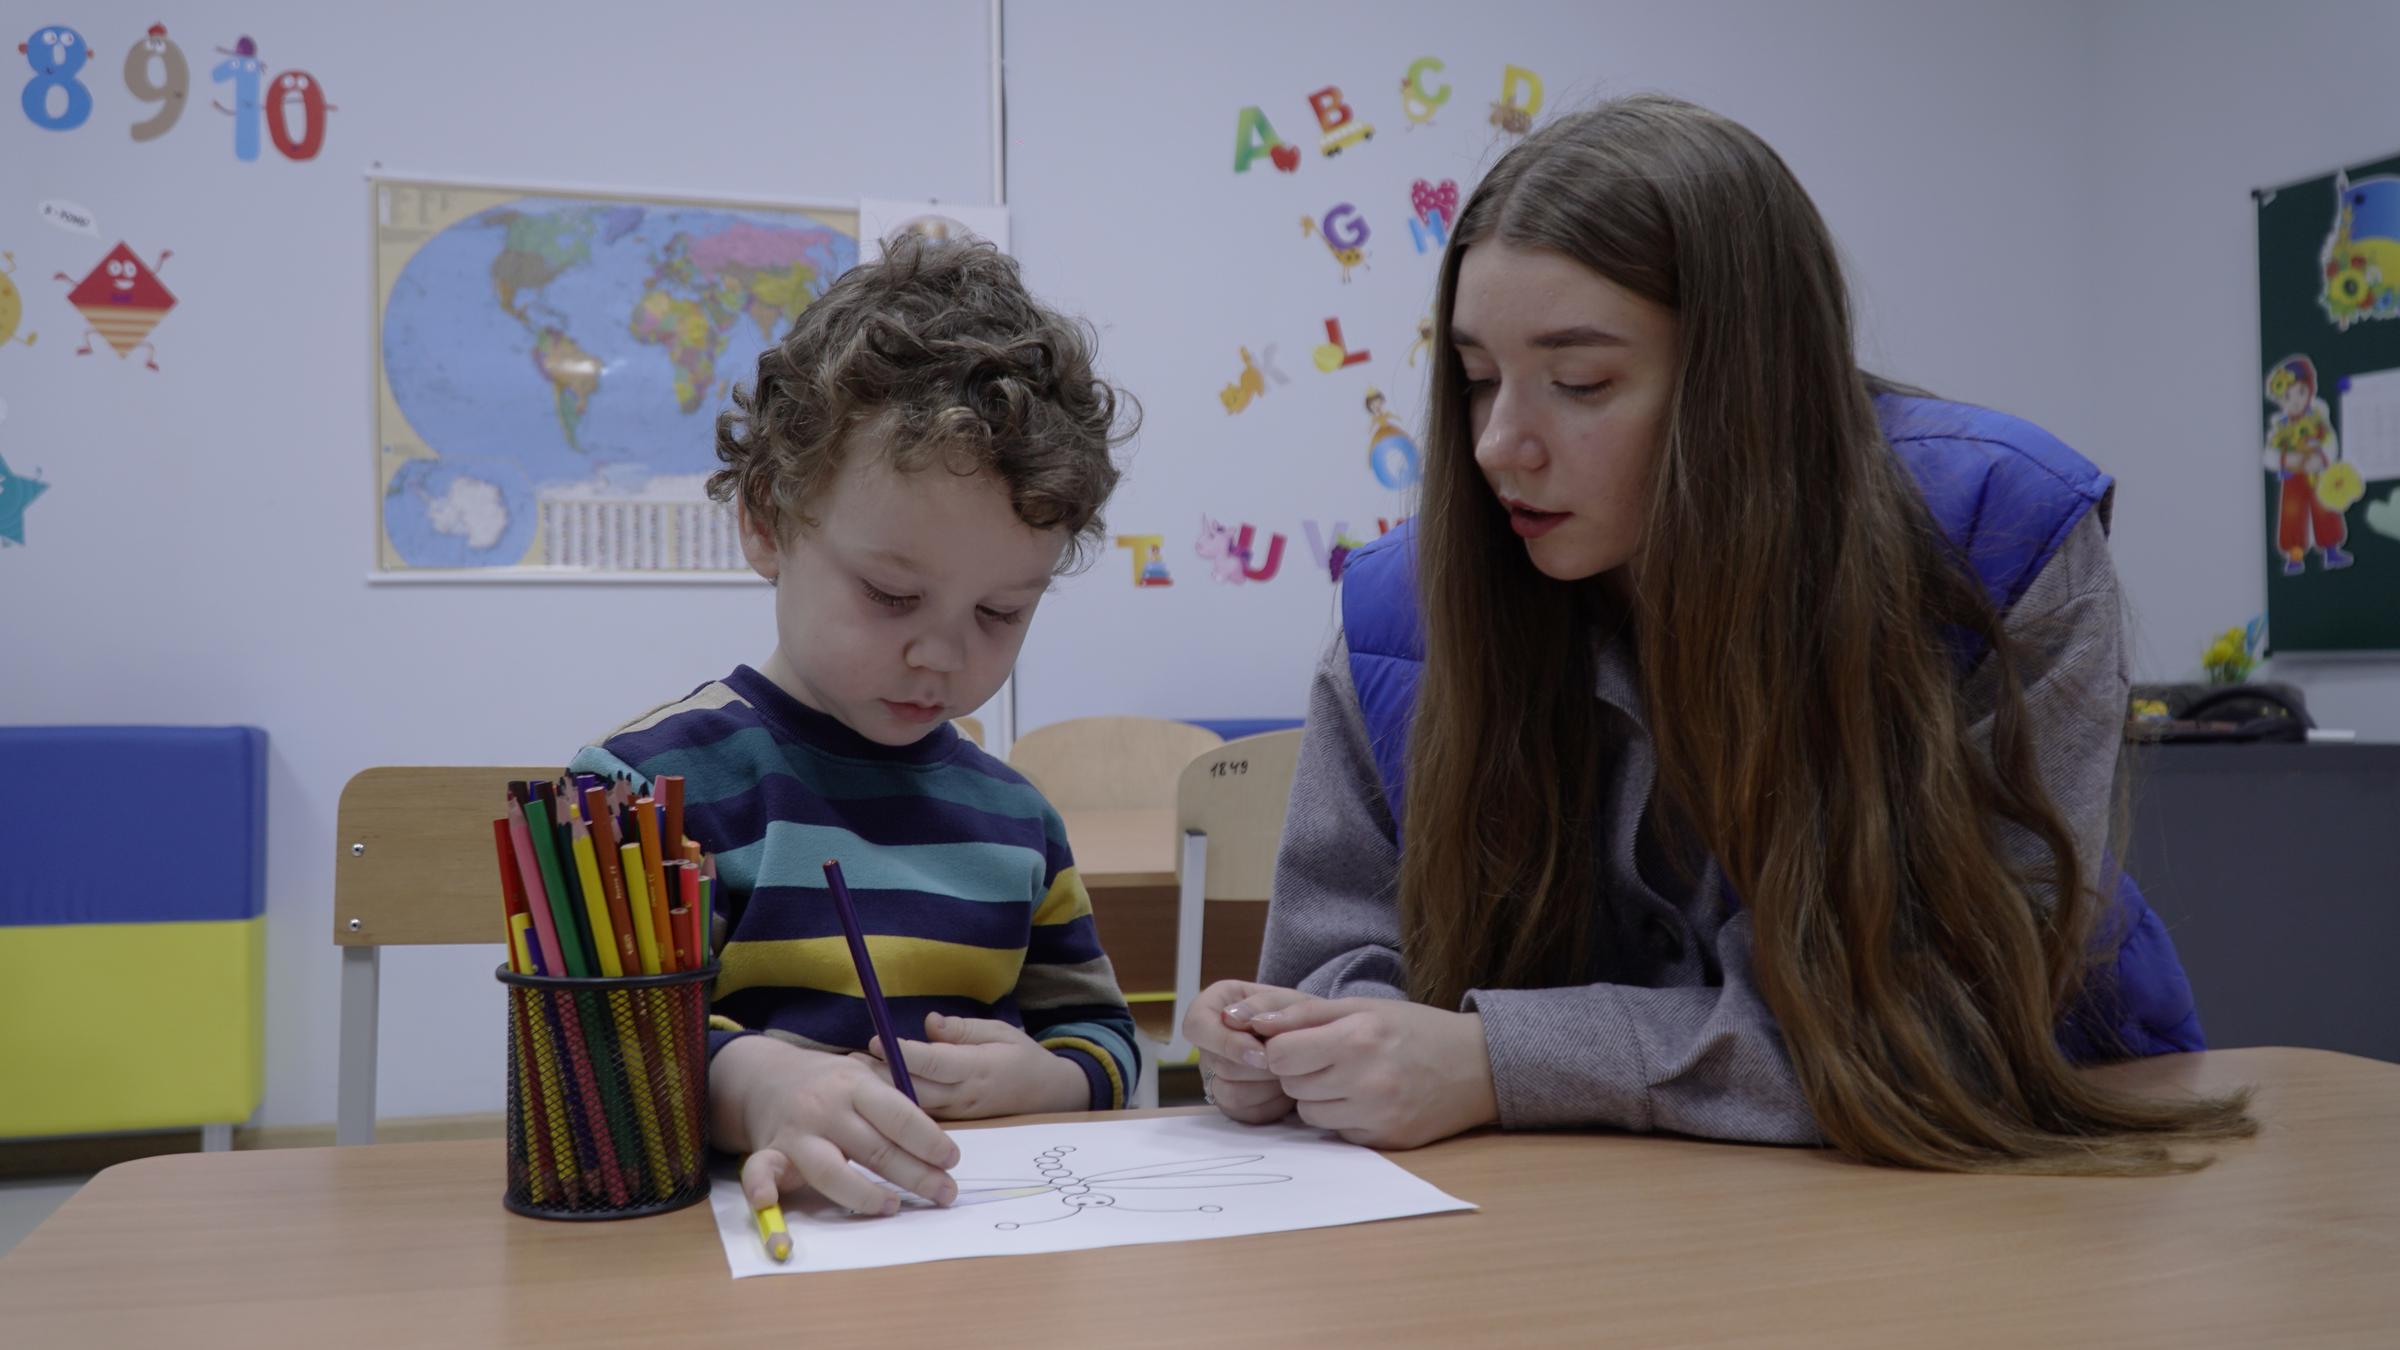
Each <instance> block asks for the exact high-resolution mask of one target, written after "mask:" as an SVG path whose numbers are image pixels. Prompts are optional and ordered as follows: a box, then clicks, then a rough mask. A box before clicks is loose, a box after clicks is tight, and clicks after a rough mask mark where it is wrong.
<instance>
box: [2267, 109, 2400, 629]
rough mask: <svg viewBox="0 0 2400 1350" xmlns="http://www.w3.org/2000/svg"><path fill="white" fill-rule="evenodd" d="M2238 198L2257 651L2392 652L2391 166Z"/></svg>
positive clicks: (2394, 337)
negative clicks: (2249, 254) (2246, 258)
mask: <svg viewBox="0 0 2400 1350" xmlns="http://www.w3.org/2000/svg"><path fill="white" fill-rule="evenodd" d="M2253 195H2254V198H2255V200H2256V202H2257V207H2258V338H2259V379H2258V386H2257V388H2258V395H2259V402H2258V403H2257V405H2256V407H2257V410H2258V420H2257V421H2256V422H2255V423H2254V424H2253V425H2254V427H2255V428H2256V430H2257V436H2256V439H2255V440H2254V441H2253V444H2255V445H2257V446H2258V447H2259V453H2258V457H2257V458H2258V463H2259V465H2260V468H2261V469H2262V470H2263V472H2262V473H2261V474H2260V479H2261V481H2262V483H2263V484H2264V494H2265V504H2264V517H2265V522H2266V544H2267V548H2266V554H2267V556H2266V560H2265V561H2266V567H2267V620H2268V640H2269V643H2270V645H2271V647H2272V649H2273V650H2274V651H2276V652H2356V651H2400V156H2394V157H2392V158H2389V159H2382V160H2376V161H2373V162H2370V163H2365V164H2357V165H2352V166H2351V167H2349V168H2346V169H2343V170H2341V171H2339V172H2337V173H2330V174H2326V175H2324V176H2322V177H2318V178H2310V179H2306V180H2304V181H2301V182H2297V183H2289V184H2286V185H2284V186H2282V187H2278V188H2272V189H2266V190H2262V191H2260V192H2257V193H2255V194H2253Z"/></svg>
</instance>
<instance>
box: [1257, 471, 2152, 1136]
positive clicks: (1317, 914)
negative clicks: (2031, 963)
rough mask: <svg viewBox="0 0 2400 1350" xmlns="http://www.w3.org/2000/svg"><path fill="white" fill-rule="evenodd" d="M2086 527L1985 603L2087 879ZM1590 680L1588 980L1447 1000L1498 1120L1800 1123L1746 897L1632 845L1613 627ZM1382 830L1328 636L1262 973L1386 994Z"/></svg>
mask: <svg viewBox="0 0 2400 1350" xmlns="http://www.w3.org/2000/svg"><path fill="white" fill-rule="evenodd" d="M2106 529H2107V521H2106V508H2105V507H2103V508H2102V509H2101V510H2099V511H2094V512H2092V513H2091V514H2090V515H2088V516H2086V517H2085V519H2084V520H2083V522H2082V523H2081V524H2079V525H2078V526H2077V527H2076V528H2075V530H2074V531H2073V532H2072V533H2071V534H2070V535H2069V537H2068V539H2067V541H2066V542H2065V543H2064V544H2063V545H2062V546H2061V547H2060V549H2059V551H2058V552H2057V553H2056V554H2055V555H2054V556H2053V557H2052V558H2051V560H2050V562H2049V563H2048V564H2047V565H2046V566H2045V567H2044V568H2043V570H2042V572H2041V574H2040V575H2039V576H2038V577H2037V578H2036V579H2035V581H2034V583H2033V584H2032V586H2031V587H2029V588H2028V589H2027V591H2026V593H2025V594H2024V596H2023V597H2022V598H2020V599H2019V601H2018V602H2017V604H2016V605H2015V606H2014V607H2013V608H2012V609H2011V610H2010V611H2009V613H2008V614H2007V615H2006V616H2005V623H2006V626H2007V629H2008V631H2009V634H2010V636H2011V637H2012V638H2014V639H2015V641H2016V644H2017V647H2018V649H2019V651H2020V653H2021V655H2022V666H2023V668H2022V669H2021V670H2020V672H2019V674H2020V678H2021V679H2022V680H2023V681H2024V684H2025V689H2026V700H2027V711H2028V713H2029V715H2030V716H2029V721H2030V724H2031V725H2032V726H2033V727H2035V728H2036V736H2037V749H2038V758H2039V763H2040V767H2041V772H2042V776H2043V778H2044V781H2045V783H2046V785H2047V787H2048V789H2049V791H2050V793H2051V796H2052V798H2053V800H2055V801H2056V802H2057V804H2058V806H2059V808H2060V810H2061V812H2062V813H2063V814H2064V816H2065V818H2066V820H2067V822H2068V824H2069V827H2070V828H2071V829H2073V830H2074V832H2075V834H2076V837H2077V838H2076V842H2077V844H2078V845H2079V849H2080V852H2081V856H2082V857H2083V859H2084V860H2085V865H2086V867H2087V868H2088V869H2090V871H2091V873H2092V875H2091V876H2088V877H2087V878H2086V881H2087V883H2089V882H2091V881H2092V880H2094V879H2095V878H2096V877H2097V874H2098V868H2099V866H2100V856H2101V849H2102V845H2103V843H2104V842H2105V839H2106V835H2107V825H2108V821H2109V818H2110V813H2111V803H2112V792H2113V784H2114V775H2115V770H2116V762H2117V749H2118V746H2119V743H2120V741H2121V739H2122V731H2123V727H2124V719H2125V700H2126V693H2127V683H2126V671H2125V660H2124V642H2123V637H2122V617H2121V613H2120V607H2119V599H2118V591H2117V578H2116V571H2115V568H2114V567H2113V566H2112V565H2111V563H2110V561H2109V557H2108V539H2107V533H2106ZM1598 685H1599V687H1598V689H1597V691H1596V692H1597V695H1598V697H1599V698H1600V700H1601V701H1602V703H1603V704H1605V705H1606V707H1607V710H1608V712H1609V714H1610V717H1609V719H1608V722H1609V724H1610V725H1612V726H1613V727H1614V728H1615V730H1616V732H1617V735H1618V737H1619V739H1618V741H1617V744H1616V747H1615V757H1614V760H1613V763H1612V771H1611V772H1610V773H1609V774H1608V775H1607V776H1606V777H1605V779H1604V780H1603V784H1602V788H1601V801H1602V803H1603V805H1602V808H1601V813H1600V818H1599V819H1597V820H1595V821H1594V822H1593V825H1592V827H1593V828H1594V829H1596V830H1599V831H1600V833H1601V838H1602V844H1601V847H1600V849H1599V863H1600V867H1601V873H1602V885H1601V894H1602V895H1603V896H1604V897H1609V898H1608V899H1604V900H1603V901H1602V902H1601V903H1600V906H1599V909H1600V921H1601V925H1602V927H1601V929H1600V930H1599V931H1600V933H1601V941H1600V943H1599V944H1598V945H1599V949H1600V950H1599V954H1598V955H1597V956H1596V958H1595V960H1594V963H1593V969H1592V971H1591V977H1592V982H1591V983H1589V984H1583V985H1577V986H1574V987H1571V988H1559V989H1486V990H1476V991H1474V992H1472V993H1470V994H1469V995H1468V996H1467V998H1466V1000H1465V1007H1466V1008H1467V1009H1468V1010H1472V1011H1474V1012H1478V1013H1481V1014H1482V1015H1483V1035H1484V1049H1485V1052H1486V1054H1487V1055H1489V1057H1490V1060H1491V1068H1492V1082H1493V1086H1494V1088H1495V1090H1496V1093H1497V1096H1498V1098H1499V1104H1500V1119H1501V1123H1502V1124H1503V1125H1505V1126H1508V1127H1510V1128H1526V1127H1537V1126H1569V1125H1604V1126H1615V1127H1618V1128H1622V1129H1629V1130H1673V1131H1677V1132H1679V1133H1684V1134H1692V1135H1701V1136H1706V1137H1710V1138H1717V1139H1738V1140H1752V1141H1760V1142H1776V1143H1813V1142H1817V1140H1818V1139H1819V1135H1818V1132H1817V1128H1816V1124H1815V1122H1814V1120H1813V1119H1812V1118H1811V1116H1810V1113H1809V1109H1808V1104H1807V1102H1806V1101H1805V1100H1804V1099H1803V1097H1802V1095H1801V1092H1800V1088H1799V1084H1798V1082H1797V1081H1796V1079H1795V1078H1794V1075H1793V1073H1792V1068H1791V1064H1790V1061H1789V1059H1788V1058H1787V1057H1786V1055H1785V1053H1784V1048H1783V1040H1782V1037H1781V1035H1780V1034H1779V1033H1778V1032H1777V1030H1776V1026H1775V1019H1774V1015H1773V1014H1772V1013H1771V1012H1769V1011H1768V1009H1767V1006H1766V1003H1765V1002H1764V1001H1763V999H1762V998H1761V997H1760V995H1759V993H1758V991H1757V989H1756V988H1755V987H1754V986H1753V984H1752V980H1751V968H1750V967H1751V963H1750V916H1749V914H1748V913H1747V912H1746V911H1743V910H1741V909H1739V908H1737V907H1736V906H1734V905H1733V904H1732V903H1731V902H1730V901H1729V899H1728V897H1727V896H1726V893H1725V887H1724V883H1723V879H1722V877H1721V876H1720V875H1719V874H1718V872H1717V871H1716V869H1715V868H1714V866H1713V865H1712V866H1709V867H1708V868H1706V869H1705V870H1703V871H1702V872H1701V874H1700V875H1699V876H1698V877H1697V879H1696V883H1695V884H1693V885H1691V886H1689V887H1686V886H1684V885H1683V884H1681V883H1680V882H1679V880H1678V878H1677V874H1676V871H1675V869H1674V868H1672V867H1671V866H1665V865H1661V863H1660V862H1659V861H1658V860H1657V859H1656V858H1654V857H1651V856H1648V854H1649V850H1648V849H1647V848H1646V847H1644V846H1643V845H1641V843H1640V840H1641V838H1642V835H1643V830H1642V828H1641V827H1642V821H1643V818H1644V813H1645V812H1646V810H1647V809H1648V805H1649V801H1650V794H1651V787H1652V784H1653V782H1654V780H1655V777H1656V759H1655V754H1654V751H1653V749H1652V746H1651V741H1650V736H1649V732H1648V730H1647V728H1646V726H1645V724H1644V714H1643V708H1642V700H1641V697H1640V692H1639V684H1638V680H1637V678H1636V675H1635V672H1634V669H1633V663H1632V654H1631V652H1630V651H1629V650H1628V649H1627V647H1626V646H1625V644H1624V643H1622V642H1618V643H1614V644H1611V645H1608V646H1605V647H1604V648H1603V649H1602V652H1601V656H1600V661H1599V680H1598ZM1967 694H1968V698H1969V699H1970V701H1971V704H1972V706H1974V707H1976V708H1978V709H1982V710H1985V713H1986V720H1985V722H1984V724H1983V727H1982V730H1983V732H1984V734H1985V735H1986V736H1987V738H1988V732H1989V723H1988V709H1989V707H1990V705H1991V700H1992V697H1993V690H1992V682H1991V680H1990V679H1989V678H1988V676H1987V675H1986V674H1985V673H1983V672H1978V673H1977V675H1976V676H1974V677H1971V678H1970V680H1969V683H1968V689H1967ZM1393 834H1394V830H1393V827H1392V819H1391V813H1390V809H1389V807H1388V805H1387V804H1386V803H1385V801H1384V796H1383V790H1382V787H1381V784H1380V781H1379V780H1378V778H1377V776H1376V772H1375V764H1374V760H1373V758H1372V756H1371V755H1370V754H1369V752H1368V743H1367V734H1366V727H1365V723H1364V720H1363V718H1362V717H1361V715H1360V712H1359V704H1358V696H1357V693H1356V692H1355V690H1353V688H1352V686H1351V682H1350V672H1349V662H1348V648H1347V644H1346V643H1345V642H1344V640H1343V639H1342V637H1341V636H1340V635H1339V634H1337V635H1336V636H1335V638H1334V640H1333V642H1332V644H1331V645H1330V647H1329V648H1328V649H1327V651H1326V653H1325V657H1324V660H1323V661H1322V662H1321V663H1320V664H1319V665H1318V667H1317V672H1316V677H1315V682H1314V685H1313V687H1312V689H1311V692H1310V695H1309V709H1308V730H1307V733H1306V735H1305V738H1304V742H1303V744H1302V747H1301V751H1300V766H1299V774H1298V777H1297V778H1296V779H1295V781H1294V783H1293V786H1292V801H1291V808H1290V813H1289V815H1288V816H1287V817H1286V819H1285V822H1284V831H1283V843H1282V849H1281V852H1280V854H1279V855H1278V857H1277V861H1276V871H1275V893H1274V901H1273V904H1272V906H1271V907H1270V908H1269V910H1268V916H1267V935H1266V946H1265V950H1264V952H1263V953H1262V955H1261V958H1260V964H1259V979H1260V980H1261V981H1262V982H1264V983H1268V984H1277V985H1285V986H1290V987H1294V988H1298V989H1301V990H1304V991H1306V992H1308V993H1311V994H1317V995H1322V996H1325V997H1329V998H1348V997H1367V998H1404V997H1406V994H1405V993H1404V989H1405V987H1406V984H1407V976H1406V971H1405V967H1404V966H1403V965H1402V962H1401V957H1400V952H1399V945H1400V942H1399V912H1398V907H1397V903H1396V897H1397V894H1398V867H1399V854H1398V850H1397V848H1396V847H1395V846H1394V844H1393ZM2011 847H2012V851H2020V850H2024V849H2028V848H2030V847H2031V844H2030V841H2029V840H2026V839H2023V838H2017V839H2013V840H2012V841H2011Z"/></svg>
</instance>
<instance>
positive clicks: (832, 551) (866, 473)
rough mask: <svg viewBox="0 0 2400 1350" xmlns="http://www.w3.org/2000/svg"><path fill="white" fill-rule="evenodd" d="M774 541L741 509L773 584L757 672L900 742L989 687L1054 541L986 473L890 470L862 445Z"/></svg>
mask: <svg viewBox="0 0 2400 1350" xmlns="http://www.w3.org/2000/svg"><path fill="white" fill-rule="evenodd" d="M847 458H848V462H847V463H845V464H844V465H843V466H842V470H841V473H840V474H839V475H838V476H837V477H836V478H835V479H834V481H833V484H832V486H831V487H830V488H829V489H828V490H827V491H826V493H825V495H824V497H823V498H822V499H821V500H820V501H818V502H816V503H815V504H814V505H813V506H812V507H811V509H810V512H809V514H810V515H812V516H814V517H815V518H816V519H817V521H818V522H819V523H818V524H817V525H815V526H813V527H809V526H803V527H800V528H798V529H796V530H793V531H791V533H790V537H789V538H787V539H785V540H784V541H782V542H781V543H778V542H777V541H775V540H773V539H771V538H769V537H767V536H766V535H765V534H763V533H761V532H760V531H758V530H757V529H756V528H754V527H753V525H752V523H751V521H750V517H749V513H747V512H744V513H743V516H742V552H743V555H744V556H745V557H747V558H748V559H749V560H750V566H751V567H752V568H753V569H755V570H756V571H757V572H758V574H759V575H760V576H762V577H765V578H766V579H767V580H769V581H772V582H774V583H775V654H774V656H772V657H770V658H769V659H768V663H767V665H766V667H765V674H766V675H767V677H768V678H769V679H771V680H773V681H774V682H775V683H776V684H777V685H779V686H781V687H782V688H783V690H784V691H785V692H786V693H788V694H790V695H791V696H792V697H794V698H796V699H798V700H800V702H802V703H803V704H806V705H807V706H808V707H811V708H814V709H816V710H817V711H818V712H821V713H826V714H828V715H830V716H832V717H835V718H838V719H839V720H840V721H841V722H842V724H843V725H845V726H847V727H849V728H850V729H851V730H852V731H855V732H857V733H858V734H859V735H861V736H864V737H866V738H867V739H868V740H871V741H875V742H878V743H880V744H883V745H908V744H911V743H913V742H915V741H917V740H919V739H921V738H923V737H924V736H925V735H926V734H927V733H929V732H931V731H932V730H933V729H934V728H935V727H938V726H940V725H941V724H942V722H943V721H945V720H946V719H948V718H952V717H959V716H963V715H965V714H967V713H971V712H973V711H975V710H976V709H977V708H979V707H982V706H983V704H984V703H985V702H986V701H987V700H989V699H990V698H991V696H992V695H993V694H994V693H996V692H998V690H999V688H1000V683H1001V681H1002V680H1004V679H1006V678H1007V677H1008V672H1009V669H1010V667H1012V666H1014V665H1015V664H1016V660H1017V649H1018V648H1020V647H1022V646H1023V645H1024V644H1025V633H1026V629H1027V628H1028V627H1029V626H1030V625H1031V624H1032V622H1033V610H1034V606H1035V605H1036V604H1038V603H1040V601H1041V598H1042V595H1043V593H1044V592H1045V591H1047V590H1048V589H1049V586H1050V579H1051V577H1052V576H1053V575H1055V573H1056V572H1057V569H1058V563H1059V559H1060V557H1061V556H1062V555H1063V554H1064V553H1065V551H1066V547H1067V542H1068V536H1067V534H1066V532H1065V531H1063V530H1036V529H1034V528H1033V527H1031V526H1029V525H1027V524H1025V522H1023V521H1021V520H1019V519H1017V515H1016V512H1015V510H1014V509H1013V508H1011V507H1010V505H1009V501H1008V490H1007V487H1006V486H1005V485H1004V484H1003V483H1002V482H1001V481H1000V480H999V479H998V478H997V477H995V476H993V475H991V474H988V473H980V474H976V475H973V476H971V477H961V476H959V475H957V474H954V473H951V472H949V471H948V470H947V469H944V468H942V467H940V466H939V465H938V464H937V465H936V466H934V467H932V468H928V469H924V470H920V471H918V472H915V473H901V472H899V471H897V470H895V469H893V468H892V467H891V466H890V465H889V464H887V463H885V462H884V460H883V458H882V457H881V456H880V455H877V454H874V453H873V452H872V450H871V449H870V448H869V447H864V446H859V445H856V444H854V445H853V446H852V447H851V449H850V453H849V455H848V457H847Z"/></svg>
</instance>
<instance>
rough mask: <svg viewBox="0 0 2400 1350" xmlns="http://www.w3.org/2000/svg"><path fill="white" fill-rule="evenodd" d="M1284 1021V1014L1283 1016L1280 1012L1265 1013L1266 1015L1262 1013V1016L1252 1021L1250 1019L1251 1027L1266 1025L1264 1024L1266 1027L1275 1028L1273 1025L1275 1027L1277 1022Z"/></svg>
mask: <svg viewBox="0 0 2400 1350" xmlns="http://www.w3.org/2000/svg"><path fill="white" fill-rule="evenodd" d="M1282 1020H1283V1014H1282V1013H1279V1012H1265V1013H1260V1014H1259V1015H1257V1016H1256V1017H1253V1018H1251V1019H1250V1025H1252V1026H1258V1025H1260V1024H1261V1023H1264V1024H1265V1025H1267V1026H1273V1025H1275V1024H1276V1023H1277V1022H1280V1021H1282Z"/></svg>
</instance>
